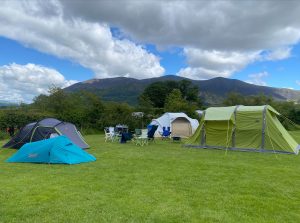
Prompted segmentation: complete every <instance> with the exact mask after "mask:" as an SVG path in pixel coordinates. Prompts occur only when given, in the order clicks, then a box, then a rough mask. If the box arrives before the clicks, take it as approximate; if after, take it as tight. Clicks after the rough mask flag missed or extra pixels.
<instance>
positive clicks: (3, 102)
mask: <svg viewBox="0 0 300 223" xmlns="http://www.w3.org/2000/svg"><path fill="white" fill-rule="evenodd" d="M17 105H18V104H16V103H12V102H8V101H2V100H0V107H9V106H17Z"/></svg>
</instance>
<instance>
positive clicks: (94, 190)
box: [0, 132, 300, 223]
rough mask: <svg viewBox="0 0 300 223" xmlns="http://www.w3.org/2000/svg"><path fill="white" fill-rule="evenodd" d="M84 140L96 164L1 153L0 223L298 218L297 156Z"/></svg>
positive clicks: (299, 165) (299, 164) (8, 151)
mask: <svg viewBox="0 0 300 223" xmlns="http://www.w3.org/2000/svg"><path fill="white" fill-rule="evenodd" d="M292 134H293V135H294V137H295V138H297V140H298V141H299V142H300V132H293V133H292ZM86 140H87V141H88V142H89V144H90V145H91V146H92V148H91V149H89V150H88V152H89V153H91V154H93V155H95V156H96V157H97V159H98V160H97V161H96V162H93V163H87V164H79V165H48V164H12V163H5V162H4V161H5V160H6V159H7V158H8V157H10V156H11V155H12V154H13V153H15V152H16V150H12V149H3V150H0V182H1V189H0V222H1V223H2V222H5V223H6V222H18V223H19V222H30V223H31V222H72V223H73V222H101V223H102V222H163V223H165V222H243V223H244V222H251V223H252V222H260V223H261V222H300V156H295V155H282V154H281V155H274V154H264V153H263V154H261V153H250V152H248V153H247V152H231V151H228V153H227V154H226V153H225V151H219V150H197V149H187V148H182V147H181V145H180V144H179V143H172V142H170V141H161V140H157V142H156V143H152V144H150V145H149V146H144V147H138V146H136V145H134V144H132V143H127V144H119V143H117V142H115V143H105V142H104V137H103V136H102V135H99V136H98V135H89V136H87V137H86ZM0 143H1V145H2V144H3V143H4V142H3V141H2V142H0Z"/></svg>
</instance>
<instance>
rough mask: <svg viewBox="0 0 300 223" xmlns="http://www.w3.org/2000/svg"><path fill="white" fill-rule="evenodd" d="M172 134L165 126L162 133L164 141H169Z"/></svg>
mask: <svg viewBox="0 0 300 223" xmlns="http://www.w3.org/2000/svg"><path fill="white" fill-rule="evenodd" d="M171 133H172V132H171V131H170V127H168V128H167V129H166V127H165V126H164V127H163V132H162V133H161V136H162V138H163V139H169V138H170V135H171Z"/></svg>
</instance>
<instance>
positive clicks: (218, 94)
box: [64, 75, 300, 105]
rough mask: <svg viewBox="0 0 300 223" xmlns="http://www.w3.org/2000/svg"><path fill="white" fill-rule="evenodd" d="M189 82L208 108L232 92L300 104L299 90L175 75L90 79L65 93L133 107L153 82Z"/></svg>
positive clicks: (234, 80) (239, 81)
mask: <svg viewBox="0 0 300 223" xmlns="http://www.w3.org/2000/svg"><path fill="white" fill-rule="evenodd" d="M183 79H185V80H189V81H191V82H192V83H193V84H194V85H196V86H197V87H199V91H200V96H201V97H202V98H203V99H204V101H205V102H206V103H207V104H209V105H217V104H220V103H222V101H223V100H224V98H225V97H226V95H227V94H228V93H230V92H238V93H240V94H242V95H244V96H251V95H257V94H260V93H263V94H265V95H267V96H271V97H273V98H274V99H275V100H281V101H296V102H299V101H300V91H299V90H292V89H288V88H275V87H269V86H260V85H254V84H250V83H247V82H244V81H241V80H237V79H229V78H224V77H216V78H212V79H208V80H192V79H189V78H184V77H179V76H175V75H166V76H162V77H155V78H148V79H135V78H127V77H114V78H105V79H90V80H87V81H83V82H78V83H76V84H73V85H71V86H69V87H67V88H65V89H64V90H65V91H66V92H76V91H80V90H86V91H90V92H92V93H95V94H97V95H99V96H101V98H102V99H103V100H105V101H116V102H127V103H129V104H131V105H136V104H137V98H138V96H139V95H140V94H141V93H142V92H143V90H144V89H145V88H146V87H147V86H148V85H149V84H151V83H154V82H157V81H167V80H172V81H180V80H183Z"/></svg>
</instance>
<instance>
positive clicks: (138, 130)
mask: <svg viewBox="0 0 300 223" xmlns="http://www.w3.org/2000/svg"><path fill="white" fill-rule="evenodd" d="M141 135H142V130H141V129H135V130H134V134H133V137H132V142H135V140H136V138H138V137H139V136H141Z"/></svg>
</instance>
